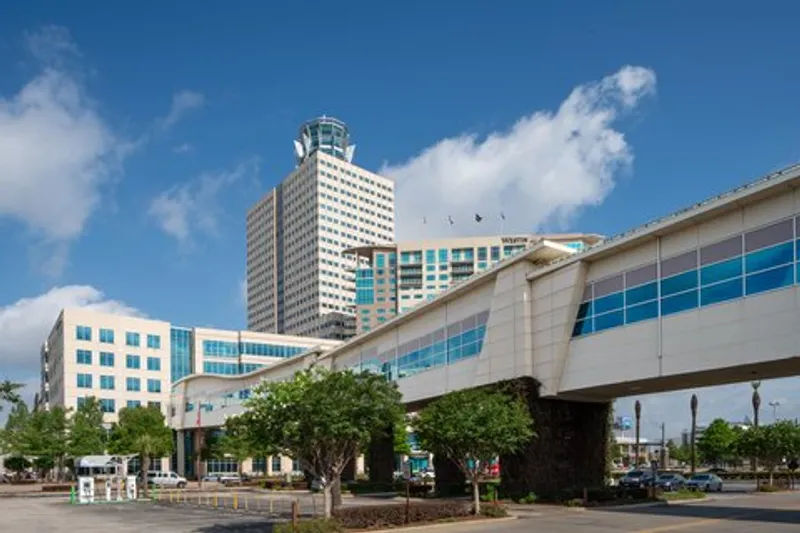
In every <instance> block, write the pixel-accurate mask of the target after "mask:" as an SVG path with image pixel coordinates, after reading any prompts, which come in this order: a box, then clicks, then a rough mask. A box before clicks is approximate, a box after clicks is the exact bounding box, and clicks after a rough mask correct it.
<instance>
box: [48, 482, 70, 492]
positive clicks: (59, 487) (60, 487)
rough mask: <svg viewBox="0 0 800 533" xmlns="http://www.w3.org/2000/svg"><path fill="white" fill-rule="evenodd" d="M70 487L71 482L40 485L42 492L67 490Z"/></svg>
mask: <svg viewBox="0 0 800 533" xmlns="http://www.w3.org/2000/svg"><path fill="white" fill-rule="evenodd" d="M72 487H73V485H72V483H51V484H49V485H42V492H69V489H71V488H72Z"/></svg>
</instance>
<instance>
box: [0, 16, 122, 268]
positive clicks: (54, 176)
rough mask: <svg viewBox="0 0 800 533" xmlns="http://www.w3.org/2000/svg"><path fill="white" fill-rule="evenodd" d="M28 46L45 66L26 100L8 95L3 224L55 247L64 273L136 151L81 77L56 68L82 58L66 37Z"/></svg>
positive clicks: (3, 109) (1, 105) (2, 141)
mask: <svg viewBox="0 0 800 533" xmlns="http://www.w3.org/2000/svg"><path fill="white" fill-rule="evenodd" d="M28 44H29V48H30V52H31V53H32V54H33V55H34V56H35V57H37V58H39V59H41V60H42V61H45V63H42V70H41V71H40V72H39V74H38V75H36V76H35V77H34V78H33V79H32V80H30V81H29V82H28V83H27V84H26V85H25V86H24V87H22V88H21V89H20V90H19V92H17V93H16V94H13V95H10V96H4V95H0V219H2V218H9V219H13V220H16V221H18V222H21V223H23V224H25V225H26V226H27V227H28V228H29V229H30V230H32V232H33V233H34V234H35V235H36V236H37V237H38V238H39V239H41V241H42V242H43V243H45V244H46V245H48V246H52V247H53V248H52V252H53V255H54V256H59V257H57V258H56V259H57V260H55V261H53V262H52V263H51V265H50V266H51V267H52V266H53V265H55V267H56V268H54V270H56V271H57V270H58V269H59V266H61V265H63V263H64V261H65V259H66V254H67V252H68V249H69V243H70V242H72V241H74V240H75V239H76V238H77V237H78V236H80V235H81V233H82V232H83V230H84V228H85V226H86V224H87V221H88V219H89V217H90V216H91V214H92V213H93V212H94V211H95V210H96V209H97V207H98V205H99V203H100V202H99V201H100V196H101V189H102V187H103V185H104V184H105V183H106V182H107V181H108V180H109V178H110V177H112V176H113V175H114V174H116V173H117V172H118V171H119V169H120V165H121V162H122V160H123V159H124V157H125V155H126V154H127V153H128V150H129V147H130V145H129V143H127V142H126V141H124V140H121V139H119V138H118V137H117V136H116V135H115V134H114V132H113V131H112V130H111V128H110V127H109V125H108V124H107V123H106V121H105V120H104V119H103V117H102V116H101V115H100V113H99V112H98V110H97V109H96V107H95V105H94V104H93V102H92V100H91V98H90V97H89V96H88V95H87V93H86V90H85V89H84V87H83V86H82V84H81V83H80V82H79V81H78V76H77V75H75V73H74V72H71V71H70V70H69V69H65V68H62V67H61V64H60V63H59V62H58V61H56V58H59V57H65V55H70V56H76V55H77V54H78V49H77V46H76V45H75V44H74V43H73V42H72V41H71V40H70V39H69V32H68V31H67V30H66V29H64V28H59V27H53V26H49V27H46V28H45V29H43V30H42V31H40V32H37V33H34V34H31V35H29V36H28ZM55 273H58V272H55Z"/></svg>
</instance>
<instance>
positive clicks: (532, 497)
mask: <svg viewBox="0 0 800 533" xmlns="http://www.w3.org/2000/svg"><path fill="white" fill-rule="evenodd" d="M536 500H537V497H536V494H534V493H533V492H529V493H528V494H526V495H525V496H523V497H522V498H520V499H518V500H517V503H527V504H532V503H536Z"/></svg>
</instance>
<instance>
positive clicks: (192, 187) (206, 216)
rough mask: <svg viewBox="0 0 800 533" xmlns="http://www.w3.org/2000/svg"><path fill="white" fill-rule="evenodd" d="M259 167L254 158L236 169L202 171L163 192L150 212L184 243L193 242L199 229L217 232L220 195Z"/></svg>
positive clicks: (163, 226) (209, 233) (152, 205)
mask: <svg viewBox="0 0 800 533" xmlns="http://www.w3.org/2000/svg"><path fill="white" fill-rule="evenodd" d="M258 169H259V161H258V159H256V158H254V159H251V160H250V161H247V162H245V163H242V164H240V165H237V166H236V167H235V168H234V169H233V170H228V171H222V172H208V173H205V174H202V175H200V176H199V177H198V178H196V179H194V180H191V181H189V182H187V183H183V184H181V185H176V186H174V187H171V188H169V189H167V190H165V191H162V192H161V193H160V194H159V195H158V196H156V197H155V198H154V199H153V200H152V201H151V202H150V208H149V210H148V214H149V215H150V216H151V217H153V218H154V219H155V220H156V222H157V223H158V225H159V226H160V227H161V229H162V230H163V231H164V232H165V233H166V234H167V235H170V236H171V237H174V238H175V239H177V241H178V242H179V243H180V244H181V245H190V244H191V243H192V237H193V235H194V234H195V233H196V232H201V233H204V234H206V235H215V234H216V232H217V220H218V217H219V214H220V211H221V209H220V207H219V205H218V204H219V196H220V194H221V193H222V192H224V191H225V190H226V189H227V188H229V187H230V186H231V185H233V184H235V183H236V182H238V181H239V180H241V179H242V178H244V177H247V176H253V177H254V176H256V175H257V173H258Z"/></svg>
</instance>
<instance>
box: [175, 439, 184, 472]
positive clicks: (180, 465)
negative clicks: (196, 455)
mask: <svg viewBox="0 0 800 533" xmlns="http://www.w3.org/2000/svg"><path fill="white" fill-rule="evenodd" d="M184 434H185V430H183V429H179V430H178V431H176V432H175V452H176V454H177V465H176V466H177V471H178V475H179V476H184V477H185V476H186V442H185V437H184Z"/></svg>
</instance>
